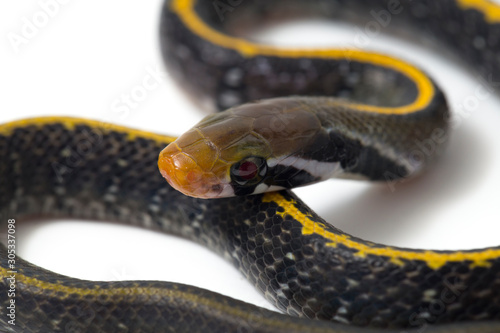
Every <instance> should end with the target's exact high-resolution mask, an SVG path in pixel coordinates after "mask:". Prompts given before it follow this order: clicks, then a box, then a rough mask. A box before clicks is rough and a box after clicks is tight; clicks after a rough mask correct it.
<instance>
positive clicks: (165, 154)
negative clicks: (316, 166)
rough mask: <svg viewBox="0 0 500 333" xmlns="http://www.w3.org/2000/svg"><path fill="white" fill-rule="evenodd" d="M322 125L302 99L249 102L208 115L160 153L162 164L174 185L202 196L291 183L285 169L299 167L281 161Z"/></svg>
mask: <svg viewBox="0 0 500 333" xmlns="http://www.w3.org/2000/svg"><path fill="white" fill-rule="evenodd" d="M320 127H321V125H320V124H319V121H318V119H317V118H316V117H315V116H314V115H313V114H312V113H310V112H308V111H305V110H303V109H302V108H301V105H300V103H298V102H294V101H290V100H288V99H270V100H264V101H259V102H254V103H248V104H244V105H241V106H238V107H235V108H232V109H229V110H227V111H224V112H221V113H218V114H214V115H210V116H208V117H206V118H205V119H203V120H202V121H201V122H200V123H198V124H197V125H195V126H194V127H193V128H192V129H191V130H189V131H188V132H186V133H185V134H183V135H181V136H180V137H179V138H178V139H177V140H175V141H174V142H172V143H171V144H170V145H168V146H167V147H166V148H165V149H164V150H163V151H162V152H161V153H160V156H159V160H158V166H159V169H160V172H161V174H162V175H163V177H164V178H165V179H166V180H167V181H168V183H169V184H170V185H171V186H172V187H174V188H175V189H177V190H179V191H180V192H182V193H184V194H186V195H189V196H193V197H198V198H221V197H229V196H234V195H248V194H256V193H262V192H266V191H271V190H277V189H282V188H289V187H292V186H289V184H290V182H289V180H288V179H285V178H288V177H283V175H285V174H286V172H288V171H290V173H291V174H293V175H295V174H297V172H296V170H295V171H293V170H291V168H290V166H289V165H286V166H283V165H279V162H280V161H283V160H284V159H286V158H290V156H292V155H294V156H295V155H296V153H297V151H300V150H301V149H303V147H304V145H307V143H308V142H309V141H310V140H308V139H309V138H311V137H314V135H313V134H314V133H316V132H317V131H318V129H319V128H320ZM280 177H281V178H280ZM276 180H280V181H281V183H279V182H276Z"/></svg>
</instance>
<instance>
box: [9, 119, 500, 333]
mask: <svg viewBox="0 0 500 333" xmlns="http://www.w3.org/2000/svg"><path fill="white" fill-rule="evenodd" d="M170 141H171V139H170V138H167V137H161V136H153V135H147V134H143V133H138V134H136V132H133V131H132V132H131V131H129V130H127V129H122V128H109V127H106V126H104V127H102V126H100V125H97V124H96V122H88V121H85V120H78V119H70V118H67V119H65V118H49V119H43V118H42V119H40V118H38V119H32V120H28V121H24V122H20V123H14V124H10V125H9V124H7V125H4V126H3V127H0V157H1V158H0V161H1V163H0V173H1V174H2V175H4V177H2V178H1V180H0V189H1V190H0V207H1V217H2V223H3V224H4V223H5V221H6V220H7V218H12V217H14V218H16V219H18V220H22V219H23V217H25V216H33V215H37V216H47V217H49V216H50V217H59V216H63V217H67V216H70V217H78V218H87V219H99V220H112V221H121V222H124V223H129V224H133V225H138V226H141V227H147V228H152V229H157V230H161V231H166V232H170V233H174V234H177V235H180V236H182V237H186V238H189V239H191V240H193V241H196V242H198V243H200V244H203V245H205V246H207V247H208V248H210V249H212V250H214V251H215V252H217V253H219V254H220V255H222V256H223V257H225V258H229V260H230V261H231V262H232V263H233V264H234V265H235V267H236V268H238V269H239V270H240V271H241V272H242V273H243V274H244V275H245V276H246V277H247V278H248V279H249V280H250V281H251V282H252V283H253V284H254V285H255V286H256V287H257V289H258V290H260V291H261V292H262V293H264V295H265V296H266V298H267V299H268V300H269V301H270V302H272V303H273V304H274V305H276V306H277V307H278V308H279V309H281V310H283V311H285V312H287V313H288V314H291V315H295V316H303V317H310V318H317V319H326V320H336V321H342V322H347V323H351V324H354V325H358V326H367V325H371V326H378V327H392V328H398V327H399V328H401V327H421V326H422V325H423V324H425V323H427V322H431V321H432V322H433V323H434V322H435V323H441V324H442V323H449V322H451V321H457V320H458V321H470V320H487V319H500V317H499V313H500V312H499V311H498V308H499V306H500V288H499V287H500V279H499V270H500V259H499V255H500V249H498V248H493V249H490V250H488V251H465V252H430V251H414V250H403V249H395V248H390V247H386V246H383V245H378V244H373V243H370V242H365V241H362V240H359V239H356V238H355V237H351V236H349V235H345V234H343V233H342V232H340V231H339V230H337V229H335V228H333V227H331V226H329V225H328V224H326V223H325V221H323V220H322V219H321V218H319V217H318V216H317V215H315V214H314V213H313V212H311V211H310V210H309V209H308V208H307V207H306V206H305V205H304V204H303V203H302V202H301V201H300V200H299V199H297V198H296V197H295V196H294V195H293V194H291V193H289V192H280V193H276V194H266V195H254V196H246V197H235V198H229V199H220V200H201V199H194V198H190V197H187V196H184V195H182V194H180V193H179V192H177V191H176V190H174V189H172V188H170V187H169V186H167V185H166V184H165V182H164V180H163V179H162V177H161V175H160V173H159V172H158V171H157V169H156V159H157V153H158V151H159V150H160V149H161V147H162V146H163V145H165V144H167V143H168V142H170ZM82 142H85V145H88V144H89V143H90V144H91V146H92V149H91V150H90V151H89V152H88V153H87V154H86V155H84V158H82V159H81V160H80V161H79V163H78V165H72V164H71V161H74V157H76V156H78V155H76V154H77V153H76V152H78V151H80V150H79V149H80V148H81V146H82ZM118 161H121V162H118ZM0 254H1V256H0V258H1V268H0V275H1V279H0V303H1V304H0V306H1V307H0V308H1V309H2V316H1V317H0V325H1V326H0V327H1V328H2V329H4V330H7V329H13V330H14V332H64V331H65V329H67V327H77V328H78V329H81V331H82V332H121V331H124V332H170V331H175V332H188V331H189V332H210V331H213V332H222V331H224V332H225V331H228V332H236V331H237V330H238V327H240V328H241V326H242V325H243V326H244V327H247V325H250V326H251V327H253V326H257V327H258V328H259V329H261V330H256V332H281V331H280V330H279V328H280V327H286V329H283V330H282V331H283V332H285V331H289V332H314V329H316V330H317V331H318V332H351V331H355V332H358V331H357V330H354V329H349V328H344V327H343V326H340V327H339V326H336V325H331V326H330V325H326V324H324V323H317V322H311V323H309V322H308V323H305V322H303V321H297V320H296V319H290V318H288V317H285V316H281V315H275V314H271V313H269V312H267V311H264V310H261V309H257V308H255V307H253V306H249V305H245V304H242V303H241V302H239V301H234V300H228V299H224V298H223V299H220V297H221V296H218V295H214V294H212V293H209V292H206V291H201V290H199V289H196V288H194V289H192V288H190V287H185V286H173V285H171V284H167V283H161V282H151V283H150V282H133V281H131V282H113V283H108V282H88V281H81V280H76V279H72V278H68V277H64V276H60V275H57V274H54V273H52V272H49V271H46V270H43V269H41V268H39V267H36V266H33V265H31V264H29V263H26V262H24V261H22V260H21V259H20V258H17V261H16V270H17V273H16V274H15V278H16V326H15V327H14V326H11V325H9V324H8V323H7V320H8V319H9V318H8V317H6V316H5V314H6V313H5V310H4V309H6V307H7V306H8V305H9V301H10V298H9V297H7V293H8V289H9V284H10V282H9V280H8V277H9V276H11V275H12V273H8V271H9V267H8V262H7V253H6V249H5V247H3V246H2V247H1V248H0ZM179 290H181V291H182V290H185V291H186V292H185V293H184V294H182V293H181V292H179ZM199 298H203V299H205V298H206V299H207V300H206V302H208V304H209V305H203V302H202V304H199ZM205 304H207V303H205ZM177 306H180V308H177ZM437 306H443V311H439V312H436V311H434V310H433V309H434V307H437ZM218 307H220V312H219V310H214V309H218ZM228 309H230V310H231V311H233V310H234V311H233V312H231V311H228ZM238 309H242V310H241V311H239V310H238ZM429 314H430V315H431V317H430V318H429V317H428V315H429ZM235 316H236V317H237V318H241V319H238V320H236V321H235V319H234V318H235ZM268 316H269V317H268ZM266 318H270V319H269V320H268V321H267V322H266V320H265V319H266ZM296 323H299V324H296ZM68 325H69V326H68ZM260 325H262V327H261V326H260ZM495 325H497V324H494V325H493V326H491V325H490V324H487V325H486V326H485V328H484V330H483V331H481V330H480V328H478V330H476V331H474V332H490V331H491V332H493V331H492V328H491V327H498V325H497V326H495ZM125 327H126V328H127V329H128V330H126V329H125ZM207 327H210V329H208V328H207ZM292 327H295V328H296V330H295V331H293V330H292ZM305 327H307V329H305ZM314 327H317V328H314ZM466 327H467V326H455V331H453V330H451V331H450V332H462V331H461V330H463V329H465V328H466ZM313 328H314V329H313ZM457 329H458V330H457ZM359 332H365V331H364V330H360V331H359ZM366 332H371V331H370V330H367V331H366ZM375 332H376V331H375ZM429 332H433V331H431V330H429ZM436 332H439V330H437V331H436ZM447 332H448V331H447ZM465 332H466V331H465Z"/></svg>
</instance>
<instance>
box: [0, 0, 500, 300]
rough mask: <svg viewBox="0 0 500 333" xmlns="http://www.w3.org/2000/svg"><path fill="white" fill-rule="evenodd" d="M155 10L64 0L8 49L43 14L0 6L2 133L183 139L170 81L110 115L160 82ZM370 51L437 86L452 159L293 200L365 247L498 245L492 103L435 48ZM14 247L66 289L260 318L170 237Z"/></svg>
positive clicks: (91, 230) (346, 30) (247, 294)
mask: <svg viewBox="0 0 500 333" xmlns="http://www.w3.org/2000/svg"><path fill="white" fill-rule="evenodd" d="M160 8H161V1H132V0H125V1H123V0H121V1H119V0H108V1H97V0H87V1H79V0H69V1H67V3H66V4H60V5H59V7H58V9H57V10H55V11H54V13H53V17H50V18H49V20H48V21H47V22H45V25H44V26H43V27H41V28H39V29H37V30H38V31H37V32H36V33H33V36H29V38H27V40H26V41H25V42H26V43H25V44H22V45H19V46H18V47H14V46H13V45H12V43H11V42H10V41H9V36H10V38H12V36H13V34H17V35H21V36H22V29H23V26H24V25H26V20H28V21H30V22H33V21H34V20H36V19H40V17H39V15H40V13H41V12H43V9H42V7H41V4H40V2H38V1H33V0H25V1H15V2H14V1H3V2H1V3H0V29H1V31H0V49H1V51H0V73H1V75H0V91H1V97H0V122H1V123H3V122H6V121H10V120H14V119H19V118H24V117H33V116H42V115H71V116H78V117H87V118H93V119H99V120H107V121H111V122H113V123H119V124H123V125H127V126H132V127H135V128H141V129H145V130H150V131H155V132H162V133H167V134H175V135H178V134H180V133H182V132H183V131H185V130H187V129H188V128H189V127H190V126H192V125H193V124H194V123H195V122H197V121H198V120H199V119H200V118H201V117H202V116H203V115H204V114H203V113H202V112H201V111H199V110H197V108H196V106H195V105H193V104H191V102H189V101H188V100H187V99H186V98H185V96H184V95H183V94H182V93H181V92H180V90H179V88H178V87H177V86H176V84H175V83H174V82H173V81H172V80H171V79H170V77H168V75H166V76H165V78H164V79H163V80H162V81H161V84H159V85H158V86H157V87H156V88H155V89H152V90H151V91H148V93H147V95H146V96H144V98H143V100H141V101H138V102H137V103H136V105H134V108H130V109H129V110H126V112H124V110H123V109H121V110H122V112H116V111H117V110H116V108H115V107H114V106H116V105H117V104H116V103H120V99H121V98H122V95H123V94H130V93H131V92H132V91H134V89H138V88H137V87H140V86H141V85H142V82H143V79H144V78H145V77H146V76H147V75H148V71H150V70H151V69H153V70H154V69H155V68H158V69H159V70H163V65H162V61H161V57H160V54H159V43H158V21H159V12H160ZM52 9H54V8H52ZM42 23H44V22H42ZM38 24H40V21H38ZM389 28H390V26H389ZM361 29H363V26H362V27H361ZM361 31H362V30H361ZM260 37H261V38H263V40H264V38H266V39H265V40H267V41H271V42H272V41H274V42H276V41H279V42H280V43H283V44H290V43H295V44H297V43H299V44H300V43H301V44H303V45H308V46H329V45H335V43H340V45H343V46H345V45H351V46H362V45H359V43H356V42H355V41H359V40H360V32H359V30H356V29H354V28H353V27H351V26H339V25H334V24H329V23H326V22H309V23H302V24H295V25H291V26H280V27H279V28H276V29H274V30H271V31H268V33H267V34H266V35H265V36H263V35H261V36H260ZM361 40H363V39H361ZM365 42H366V40H365ZM365 44H367V45H366V46H367V48H369V49H376V50H383V51H384V52H386V53H391V54H395V55H398V56H400V57H403V58H405V59H408V60H410V61H412V62H414V63H416V64H418V65H419V66H421V67H423V68H424V69H425V70H426V71H427V72H429V73H430V74H431V75H432V76H433V78H435V79H436V80H437V82H438V83H439V85H440V86H441V87H443V89H444V90H445V92H446V94H447V96H448V98H449V102H450V105H452V107H453V109H454V111H455V112H457V115H456V117H458V118H459V122H457V124H458V125H457V126H456V128H455V129H454V134H453V137H452V141H451V145H450V149H449V150H448V152H447V154H446V155H445V156H444V157H443V158H442V159H441V161H440V163H439V164H438V165H437V166H436V168H435V169H433V170H432V171H429V172H428V173H426V174H425V175H423V176H421V177H419V179H417V180H415V181H411V182H406V183H405V184H398V185H396V187H395V190H394V191H392V190H391V189H390V188H389V186H388V185H387V184H379V185H372V184H364V183H357V182H352V181H341V180H331V181H328V182H325V183H323V184H319V185H315V186H311V187H309V188H304V189H300V190H298V191H296V192H297V193H298V194H299V195H300V197H301V198H303V199H304V200H305V201H306V202H307V203H308V204H310V205H311V206H312V207H313V208H314V209H315V210H316V211H317V212H318V213H319V214H320V215H321V216H324V217H325V218H326V219H327V220H328V221H330V222H331V223H332V224H333V225H335V226H337V227H338V228H340V229H342V230H344V231H346V232H349V233H351V234H353V235H356V236H359V237H362V238H366V239H369V240H372V241H377V242H384V243H388V244H393V245H398V246H407V247H418V248H422V247H425V248H435V249H471V248H477V247H485V246H494V245H497V244H499V243H500V241H499V239H498V238H499V237H498V235H499V234H500V226H499V224H498V222H499V218H500V208H499V207H500V205H499V202H498V199H499V198H500V190H499V189H500V186H499V185H500V176H499V174H498V170H499V169H500V149H499V148H498V146H497V145H496V143H497V142H498V141H499V139H500V133H498V132H499V131H498V128H499V126H500V112H499V110H500V100H499V98H498V97H495V96H490V97H488V98H485V99H482V100H480V101H479V104H477V105H474V104H473V103H472V101H476V102H477V101H478V99H477V97H475V91H476V88H477V87H478V86H481V83H480V81H478V80H475V75H474V74H471V73H468V72H467V71H465V70H463V69H461V67H463V64H462V63H460V61H457V60H456V58H453V57H451V58H450V54H449V53H446V52H444V53H442V52H441V53H440V55H439V56H436V55H435V53H436V52H435V51H434V50H433V49H432V47H425V46H424V47H423V46H422V45H414V43H411V42H404V41H400V40H394V39H391V38H386V37H383V36H371V38H369V39H368V40H367V42H366V43H365ZM468 102H470V103H472V104H469V106H468V107H464V103H465V104H467V103H468ZM120 105H122V106H123V104H120ZM471 105H473V107H471ZM460 110H462V111H460ZM14 218H15V217H14ZM1 223H2V224H4V221H2V222H1ZM2 240H3V239H2ZM17 246H18V251H19V254H20V255H21V256H23V257H24V258H25V259H27V260H29V261H31V262H34V263H36V264H38V265H40V266H42V267H45V268H48V269H50V270H53V271H55V272H58V273H62V274H66V275H69V276H73V277H78V278H83V279H92V280H130V279H146V280H167V281H178V282H182V283H186V284H194V285H197V286H201V287H204V288H208V289H212V290H215V291H218V292H221V293H223V294H226V295H230V296H232V297H235V298H240V299H244V300H246V301H249V302H252V303H255V304H257V305H261V306H266V307H269V305H268V304H267V302H266V301H265V300H264V299H263V298H262V297H261V296H260V295H259V294H257V293H256V292H255V290H254V289H253V287H252V286H250V285H249V283H248V282H246V280H244V279H243V278H242V277H241V275H240V274H239V273H238V272H237V271H236V270H235V269H234V268H232V266H230V265H229V264H227V263H226V262H225V261H224V260H222V259H220V258H219V257H217V256H215V255H214V254H212V253H211V252H209V251H207V250H205V249H203V248H201V247H200V246H197V245H196V244H192V243H190V242H187V241H185V240H182V239H178V238H175V237H170V236H168V235H163V234H159V233H153V232H149V231H144V230H138V229H136V228H131V227H127V226H121V225H116V224H108V223H96V222H85V221H69V222H68V221H34V222H30V223H23V224H22V225H21V224H20V225H18V230H17Z"/></svg>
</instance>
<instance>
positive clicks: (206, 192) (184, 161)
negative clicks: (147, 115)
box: [158, 142, 233, 199]
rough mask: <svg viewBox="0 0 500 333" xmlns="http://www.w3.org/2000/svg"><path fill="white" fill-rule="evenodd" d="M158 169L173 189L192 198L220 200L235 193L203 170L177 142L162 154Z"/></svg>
mask: <svg viewBox="0 0 500 333" xmlns="http://www.w3.org/2000/svg"><path fill="white" fill-rule="evenodd" d="M158 168H159V169H160V172H161V174H162V176H163V177H164V178H165V179H166V180H167V182H168V183H169V184H170V185H171V186H172V187H173V188H175V189H176V190H178V191H180V192H182V193H184V194H185V195H188V196H191V197H197V198H205V199H208V198H218V197H223V196H228V195H230V194H231V193H232V192H233V190H232V187H231V186H230V184H225V183H222V182H221V181H220V179H219V178H218V177H217V176H216V175H215V174H214V173H212V172H209V171H208V172H207V171H206V170H204V169H203V168H201V167H200V166H199V164H198V163H197V162H196V160H195V159H193V158H192V157H191V156H190V155H189V154H187V153H185V152H183V151H182V150H181V149H179V147H178V146H177V145H176V143H175V142H174V143H172V144H170V145H168V146H167V147H166V148H165V149H163V151H162V152H161V153H160V156H159V159H158Z"/></svg>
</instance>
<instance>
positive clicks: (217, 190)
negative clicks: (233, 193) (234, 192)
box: [212, 184, 222, 193]
mask: <svg viewBox="0 0 500 333" xmlns="http://www.w3.org/2000/svg"><path fill="white" fill-rule="evenodd" d="M212 192H215V193H220V192H222V185H220V184H214V185H212Z"/></svg>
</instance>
